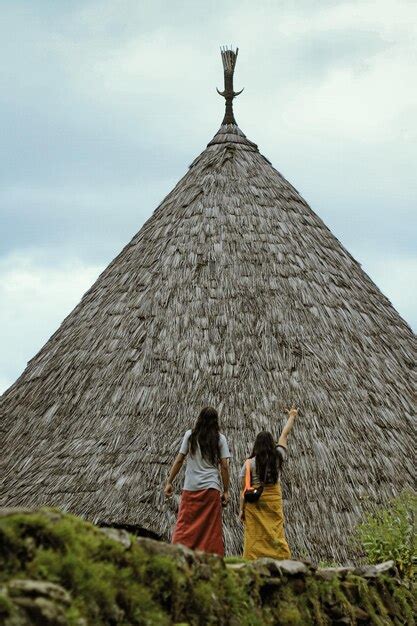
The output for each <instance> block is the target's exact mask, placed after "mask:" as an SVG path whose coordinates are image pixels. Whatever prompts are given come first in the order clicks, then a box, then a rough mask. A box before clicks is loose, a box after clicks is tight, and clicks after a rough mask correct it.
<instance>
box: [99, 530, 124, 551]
mask: <svg viewBox="0 0 417 626" xmlns="http://www.w3.org/2000/svg"><path fill="white" fill-rule="evenodd" d="M99 530H100V531H101V532H102V533H103V534H104V535H106V536H107V537H108V538H109V539H113V541H117V543H121V544H122V546H124V547H125V548H126V550H129V548H130V546H131V545H132V540H131V538H130V535H129V533H128V532H127V531H126V530H123V529H119V528H112V527H111V526H101V527H100V528H99Z"/></svg>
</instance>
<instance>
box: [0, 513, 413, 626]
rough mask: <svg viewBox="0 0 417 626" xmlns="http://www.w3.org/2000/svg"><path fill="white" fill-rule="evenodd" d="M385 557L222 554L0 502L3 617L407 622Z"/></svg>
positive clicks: (60, 625)
mask: <svg viewBox="0 0 417 626" xmlns="http://www.w3.org/2000/svg"><path fill="white" fill-rule="evenodd" d="M414 591H415V590H414V589H413V588H412V586H411V584H410V583H408V584H405V583H404V582H403V581H401V580H400V579H399V578H398V575H397V572H396V570H395V567H394V563H393V562H387V563H382V564H380V565H377V566H369V567H358V568H352V567H350V568H340V567H339V568H319V569H317V568H315V567H313V566H312V565H311V564H308V563H305V562H300V561H274V560H272V559H260V560H259V561H256V562H252V563H248V562H244V561H242V560H240V559H238V558H236V559H226V560H223V559H220V558H218V557H215V556H210V555H205V554H203V553H196V552H192V551H190V550H187V549H184V548H181V547H178V546H172V545H169V544H165V543H160V542H156V541H153V540H151V539H143V538H136V537H133V536H131V535H129V534H128V533H126V532H125V531H122V530H116V529H101V528H97V527H95V526H93V525H91V524H88V523H86V522H84V521H82V520H80V519H79V518H76V517H72V516H69V515H64V514H62V513H60V512H59V511H54V510H49V509H42V510H39V511H28V510H10V509H6V510H3V511H0V624H2V625H4V626H28V625H32V624H34V625H39V626H89V625H92V626H100V625H104V624H106V625H109V626H113V625H114V626H118V625H123V626H124V625H126V626H127V625H130V624H133V625H136V624H137V625H143V626H164V625H168V624H177V625H180V624H181V625H182V626H185V625H186V624H189V625H190V626H191V625H201V626H206V625H209V624H225V625H226V624H228V625H231V626H258V625H259V626H261V625H264V624H266V625H268V624H271V625H272V624H274V625H275V624H276V625H283V626H287V625H288V626H291V625H294V626H295V625H300V626H304V625H308V624H319V625H327V624H340V625H343V624H358V625H365V624H376V625H380V626H384V625H388V624H396V625H400V624H401V625H403V624H410V625H412V624H414V614H415V613H416V608H417V607H416V604H415V602H416V600H415V593H414Z"/></svg>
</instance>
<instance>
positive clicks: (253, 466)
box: [240, 446, 287, 485]
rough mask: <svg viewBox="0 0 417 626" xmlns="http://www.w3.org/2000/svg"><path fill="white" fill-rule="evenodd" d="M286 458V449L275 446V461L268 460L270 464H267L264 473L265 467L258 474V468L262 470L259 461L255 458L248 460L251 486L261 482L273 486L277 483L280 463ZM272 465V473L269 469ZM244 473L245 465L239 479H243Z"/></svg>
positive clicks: (279, 475)
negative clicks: (273, 466)
mask: <svg viewBox="0 0 417 626" xmlns="http://www.w3.org/2000/svg"><path fill="white" fill-rule="evenodd" d="M286 458H287V451H286V449H285V448H284V447H283V446H276V459H275V460H274V459H272V460H270V462H269V463H268V464H267V467H266V471H265V465H264V466H263V471H262V469H261V471H260V472H259V471H258V467H259V465H261V468H262V464H260V463H259V459H258V461H257V458H256V456H254V457H252V458H251V459H249V462H250V471H251V485H260V484H261V482H262V483H264V484H265V485H274V484H275V483H277V482H279V481H280V478H281V466H282V463H283V462H284V461H285V460H286ZM272 463H275V464H276V472H275V471H273V469H272V467H271V464H272ZM245 471H246V464H245V465H244V467H243V468H242V470H241V472H240V476H241V478H243V476H244V475H245ZM259 473H261V476H260V475H259ZM275 474H276V476H277V478H276V480H275Z"/></svg>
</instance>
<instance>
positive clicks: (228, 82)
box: [217, 46, 243, 126]
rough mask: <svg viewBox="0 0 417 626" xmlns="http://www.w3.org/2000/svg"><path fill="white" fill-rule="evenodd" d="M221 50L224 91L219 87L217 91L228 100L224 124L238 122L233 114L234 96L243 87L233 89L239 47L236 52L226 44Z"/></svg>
mask: <svg viewBox="0 0 417 626" xmlns="http://www.w3.org/2000/svg"><path fill="white" fill-rule="evenodd" d="M220 51H221V55H222V61H223V68H224V91H223V92H221V91H219V90H218V89H217V93H219V94H220V95H221V96H223V98H225V100H226V111H225V114H224V118H223V122H222V126H223V125H224V124H236V120H235V116H234V115H233V98H235V97H236V96H238V95H239V94H240V93H242V91H243V89H241V90H240V91H233V72H234V71H235V65H236V59H237V53H238V52H239V48H236V52H234V50H232V48H230V49H228V48H227V47H226V46H223V47H222V48H220Z"/></svg>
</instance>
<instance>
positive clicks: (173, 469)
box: [164, 452, 185, 498]
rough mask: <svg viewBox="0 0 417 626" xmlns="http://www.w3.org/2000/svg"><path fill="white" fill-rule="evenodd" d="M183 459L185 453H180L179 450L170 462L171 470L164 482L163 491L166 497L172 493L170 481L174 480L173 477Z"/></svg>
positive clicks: (180, 466)
mask: <svg viewBox="0 0 417 626" xmlns="http://www.w3.org/2000/svg"><path fill="white" fill-rule="evenodd" d="M184 459H185V454H181V452H180V453H179V454H178V455H177V457H176V459H175V461H174V463H173V464H172V467H171V471H170V472H169V476H168V478H167V481H166V483H165V489H164V493H165V496H166V497H167V498H170V497H171V496H172V493H173V491H174V488H173V486H172V483H173V482H174V480H175V477H176V476H177V474H178V472H179V471H180V469H181V468H182V464H183V463H184Z"/></svg>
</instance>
